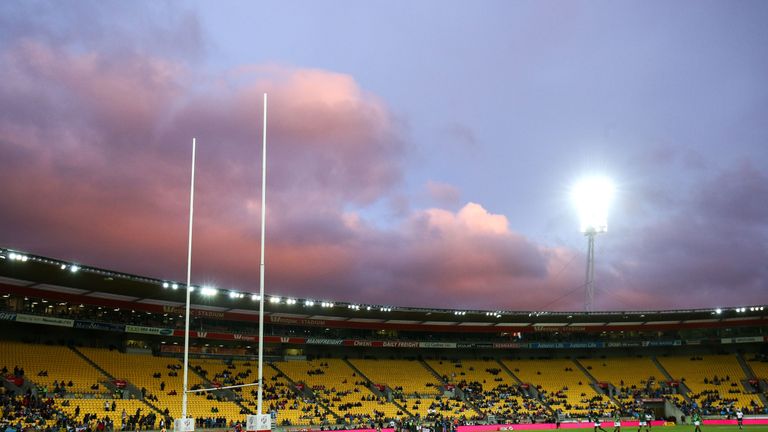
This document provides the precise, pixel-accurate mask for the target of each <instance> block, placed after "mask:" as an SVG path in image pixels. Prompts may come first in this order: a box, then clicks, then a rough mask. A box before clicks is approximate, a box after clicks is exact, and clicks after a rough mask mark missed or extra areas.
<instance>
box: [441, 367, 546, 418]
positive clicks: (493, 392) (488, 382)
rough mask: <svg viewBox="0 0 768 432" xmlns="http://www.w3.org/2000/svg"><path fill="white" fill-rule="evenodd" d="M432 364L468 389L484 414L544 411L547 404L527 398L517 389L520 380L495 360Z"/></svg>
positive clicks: (463, 388)
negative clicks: (515, 378) (517, 380)
mask: <svg viewBox="0 0 768 432" xmlns="http://www.w3.org/2000/svg"><path fill="white" fill-rule="evenodd" d="M427 363H428V364H429V366H430V367H432V369H434V370H435V371H436V372H437V373H438V374H440V375H441V376H442V377H443V380H445V381H446V382H448V383H450V384H454V385H456V386H457V387H459V388H461V389H462V390H463V391H464V394H465V395H466V397H467V398H468V399H469V400H471V401H472V402H473V403H474V404H475V406H477V407H478V408H480V409H481V410H482V411H483V413H484V414H486V415H488V414H491V415H495V416H499V417H512V416H514V415H515V414H523V415H538V414H543V413H544V411H545V409H544V407H543V406H542V405H541V404H540V403H538V402H537V401H534V400H526V399H525V398H524V397H523V396H522V394H520V392H519V391H518V389H517V387H518V386H517V382H516V381H515V380H514V378H512V377H511V376H510V375H509V374H508V373H506V372H504V371H502V369H501V367H500V366H499V364H498V363H496V361H493V360H461V361H459V360H455V361H445V360H429V361H427Z"/></svg>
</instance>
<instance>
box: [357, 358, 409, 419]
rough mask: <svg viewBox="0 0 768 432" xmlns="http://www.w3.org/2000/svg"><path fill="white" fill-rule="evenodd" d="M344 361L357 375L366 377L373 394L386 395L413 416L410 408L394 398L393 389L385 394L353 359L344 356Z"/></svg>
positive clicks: (403, 410)
mask: <svg viewBox="0 0 768 432" xmlns="http://www.w3.org/2000/svg"><path fill="white" fill-rule="evenodd" d="M344 363H346V364H347V366H349V367H350V368H352V370H353V371H355V373H356V374H357V376H359V377H361V378H362V379H364V380H365V382H366V384H367V387H368V389H369V390H370V391H371V392H372V393H373V394H375V395H376V396H378V397H385V398H387V400H388V401H390V402H392V404H394V405H395V406H396V407H398V408H399V409H400V410H401V411H402V412H404V413H405V414H407V415H408V416H409V417H413V413H411V412H410V411H409V410H408V408H407V407H406V406H405V405H403V404H401V403H400V402H399V401H398V400H397V399H395V398H393V397H392V392H391V389H390V390H389V391H387V393H386V394H385V393H383V392H382V391H381V390H379V389H378V387H376V386H375V385H373V381H371V379H370V378H368V376H367V375H366V374H364V373H363V371H361V370H360V369H358V368H357V366H355V365H353V364H352V362H351V361H349V359H347V358H344Z"/></svg>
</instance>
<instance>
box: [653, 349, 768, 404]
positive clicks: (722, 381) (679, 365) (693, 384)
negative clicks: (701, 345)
mask: <svg viewBox="0 0 768 432" xmlns="http://www.w3.org/2000/svg"><path fill="white" fill-rule="evenodd" d="M658 360H659V362H660V363H661V364H662V365H663V366H664V368H665V369H667V371H669V373H670V374H671V375H672V376H673V377H674V378H675V379H679V380H681V381H683V382H685V384H686V386H688V388H689V389H690V390H691V394H690V395H689V396H690V397H691V399H692V400H694V401H696V403H697V404H698V405H699V406H700V407H701V409H702V410H703V412H704V413H705V414H708V413H719V412H720V411H723V410H727V409H729V408H730V407H731V406H732V405H736V406H737V407H740V408H741V409H744V410H748V411H751V410H757V409H761V408H762V407H763V403H762V401H761V400H760V398H759V396H758V395H757V394H754V393H750V394H747V393H746V392H745V391H744V390H745V389H744V387H743V384H742V381H744V380H745V379H746V378H747V377H746V376H745V374H744V370H743V369H742V368H741V365H740V364H739V362H738V359H737V357H736V356H735V355H732V354H726V355H715V354H713V355H706V356H694V357H690V356H688V357H684V356H672V357H659V358H658Z"/></svg>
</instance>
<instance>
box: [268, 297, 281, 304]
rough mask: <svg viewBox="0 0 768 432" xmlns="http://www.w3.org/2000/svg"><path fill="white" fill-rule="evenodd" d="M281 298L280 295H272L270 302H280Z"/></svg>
mask: <svg viewBox="0 0 768 432" xmlns="http://www.w3.org/2000/svg"><path fill="white" fill-rule="evenodd" d="M280 301H281V298H280V297H270V298H269V302H270V303H280Z"/></svg>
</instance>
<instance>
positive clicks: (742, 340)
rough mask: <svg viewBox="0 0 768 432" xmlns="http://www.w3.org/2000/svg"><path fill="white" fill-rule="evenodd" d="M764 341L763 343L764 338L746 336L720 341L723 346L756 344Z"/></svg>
mask: <svg viewBox="0 0 768 432" xmlns="http://www.w3.org/2000/svg"><path fill="white" fill-rule="evenodd" d="M762 341H763V336H744V337H735V338H722V339H720V343H722V344H735V343H754V342H762Z"/></svg>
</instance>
